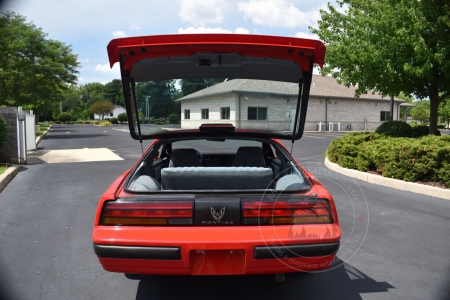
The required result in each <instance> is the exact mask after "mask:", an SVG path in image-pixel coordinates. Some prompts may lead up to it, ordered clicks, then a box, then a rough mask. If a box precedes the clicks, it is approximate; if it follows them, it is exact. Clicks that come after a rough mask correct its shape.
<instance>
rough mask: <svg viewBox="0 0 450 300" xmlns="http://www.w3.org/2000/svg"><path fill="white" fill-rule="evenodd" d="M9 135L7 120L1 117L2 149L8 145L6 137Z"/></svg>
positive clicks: (0, 135)
mask: <svg viewBox="0 0 450 300" xmlns="http://www.w3.org/2000/svg"><path fill="white" fill-rule="evenodd" d="M7 135H8V128H7V126H6V121H5V119H4V118H3V117H2V116H0V148H2V147H3V145H4V144H5V143H6V137H7Z"/></svg>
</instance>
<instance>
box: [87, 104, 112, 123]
mask: <svg viewBox="0 0 450 300" xmlns="http://www.w3.org/2000/svg"><path fill="white" fill-rule="evenodd" d="M89 109H90V110H91V112H92V113H94V114H96V115H99V116H100V117H101V118H102V121H103V119H104V117H105V115H107V114H109V113H111V112H112V110H113V109H114V104H112V103H111V102H109V101H105V100H104V101H97V102H94V103H92V104H91V106H90V107H89Z"/></svg>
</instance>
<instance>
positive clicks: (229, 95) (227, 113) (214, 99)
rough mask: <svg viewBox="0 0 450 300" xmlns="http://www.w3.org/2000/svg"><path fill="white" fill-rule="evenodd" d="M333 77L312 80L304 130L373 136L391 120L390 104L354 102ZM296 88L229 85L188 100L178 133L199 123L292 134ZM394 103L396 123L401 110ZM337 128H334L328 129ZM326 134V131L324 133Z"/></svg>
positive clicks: (371, 97) (374, 98) (247, 82)
mask: <svg viewBox="0 0 450 300" xmlns="http://www.w3.org/2000/svg"><path fill="white" fill-rule="evenodd" d="M354 95H355V88H354V87H350V88H347V87H345V86H343V85H340V84H338V83H337V81H336V80H335V79H334V78H332V77H323V76H319V75H315V76H313V80H312V84H311V90H310V97H309V104H308V112H307V116H306V124H305V130H307V131H315V130H318V124H319V123H320V124H321V125H322V126H321V130H328V129H331V130H338V123H339V126H340V130H342V131H345V130H355V131H361V130H375V129H376V128H377V127H378V126H379V125H380V124H381V123H382V122H384V121H388V120H389V115H390V98H388V97H384V98H383V97H381V95H379V94H364V95H361V96H360V97H359V98H358V99H355V98H354ZM297 97H298V84H294V83H287V82H276V81H264V80H251V79H233V80H229V81H226V82H223V83H220V84H217V85H214V86H212V87H209V88H206V89H203V90H200V91H198V92H195V93H192V94H190V95H187V96H185V97H183V98H180V99H178V100H176V101H179V102H181V128H183V129H190V128H198V127H199V126H200V125H201V124H203V123H218V122H222V123H225V122H226V123H232V124H233V125H234V126H235V127H236V128H252V129H261V130H269V131H279V130H281V131H284V130H286V131H287V130H292V127H293V122H291V121H293V118H291V116H293V115H294V114H295V110H296V103H297ZM405 103H406V101H404V100H401V99H397V98H395V99H394V120H399V119H401V118H400V116H399V111H400V109H399V108H400V105H402V104H403V105H405ZM330 124H335V125H330ZM325 128H326V129H325Z"/></svg>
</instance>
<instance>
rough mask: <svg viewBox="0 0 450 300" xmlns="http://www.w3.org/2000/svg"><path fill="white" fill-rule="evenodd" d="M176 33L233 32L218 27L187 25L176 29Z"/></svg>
mask: <svg viewBox="0 0 450 300" xmlns="http://www.w3.org/2000/svg"><path fill="white" fill-rule="evenodd" d="M178 33H233V32H232V31H230V30H227V29H223V28H220V27H217V28H205V27H197V28H194V27H188V28H186V29H183V28H180V29H178Z"/></svg>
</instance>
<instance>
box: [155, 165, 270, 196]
mask: <svg viewBox="0 0 450 300" xmlns="http://www.w3.org/2000/svg"><path fill="white" fill-rule="evenodd" d="M272 176H273V174H272V170H271V169H269V168H255V167H184V168H165V169H162V170H161V183H162V187H163V189H164V190H251V189H267V188H270V185H271V182H272Z"/></svg>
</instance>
